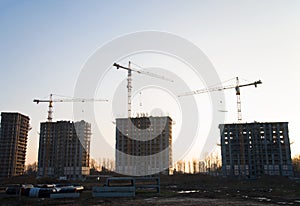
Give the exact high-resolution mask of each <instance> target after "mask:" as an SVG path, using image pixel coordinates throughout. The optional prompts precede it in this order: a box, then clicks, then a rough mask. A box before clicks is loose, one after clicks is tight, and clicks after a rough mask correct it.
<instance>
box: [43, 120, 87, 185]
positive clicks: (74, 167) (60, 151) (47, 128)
mask: <svg viewBox="0 0 300 206" xmlns="http://www.w3.org/2000/svg"><path fill="white" fill-rule="evenodd" d="M90 139H91V124H90V123H87V122H85V121H80V122H75V123H74V122H69V121H58V122H42V123H41V128H40V142H39V154H38V176H40V177H54V178H58V177H63V178H67V179H82V178H84V177H85V176H86V175H89V174H90V173H89V172H90V170H89V160H90Z"/></svg>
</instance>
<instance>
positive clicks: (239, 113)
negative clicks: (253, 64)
mask: <svg viewBox="0 0 300 206" xmlns="http://www.w3.org/2000/svg"><path fill="white" fill-rule="evenodd" d="M258 84H262V82H261V80H258V81H255V82H252V83H248V84H240V81H239V78H238V77H236V84H235V85H229V86H222V87H211V88H206V89H200V90H196V91H192V92H186V93H184V94H181V95H179V97H181V96H188V95H194V94H201V93H206V92H214V91H222V90H225V89H233V88H235V91H236V97H237V116H238V122H239V123H241V122H242V107H241V91H240V88H241V87H247V86H252V85H254V86H255V87H257V85H258ZM238 139H239V146H240V168H239V169H240V175H241V176H244V175H245V174H246V167H245V148H244V137H243V126H242V124H238ZM241 165H242V166H241Z"/></svg>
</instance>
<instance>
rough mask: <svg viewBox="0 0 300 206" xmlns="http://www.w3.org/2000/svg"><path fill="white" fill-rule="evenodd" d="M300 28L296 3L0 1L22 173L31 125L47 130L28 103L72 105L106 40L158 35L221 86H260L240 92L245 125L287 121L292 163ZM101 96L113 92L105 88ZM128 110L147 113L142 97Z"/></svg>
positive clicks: (42, 114)
mask: <svg viewBox="0 0 300 206" xmlns="http://www.w3.org/2000/svg"><path fill="white" fill-rule="evenodd" d="M299 22H300V2H299V1H297V0H294V1H292V0H281V1H279V0H263V1H261V0H251V1H250V0H249V1H246V0H245V1H240V0H235V1H230V0H229V1H222V0H220V1H215V0H212V1H208V0H207V1H204V0H195V1H192V0H191V1H183V0H182V1H176V0H172V1H171V0H170V1H138V0H135V1H134V0H128V1H121V0H120V1H100V0H95V1H93V0H89V1H83V0H82V1H79V0H63V1H58V0H57V1H56V0H52V1H38V0H27V1H20V0H16V1H13V0H11V1H9V0H0V71H1V75H0V87H1V101H0V111H17V112H21V113H23V114H26V115H28V116H30V118H31V126H32V130H31V131H30V133H29V140H28V151H27V163H31V162H34V161H36V160H37V150H38V138H39V135H38V131H39V123H40V122H41V121H45V120H46V117H47V106H48V105H47V104H41V105H35V104H34V103H33V102H32V100H33V99H34V98H48V96H49V94H50V93H55V94H62V95H66V96H72V95H73V93H74V87H75V84H76V81H77V78H78V76H79V74H80V71H81V69H82V67H83V65H84V64H85V62H86V61H87V59H88V58H89V57H90V56H91V55H92V54H93V53H94V51H96V50H97V48H99V47H101V46H102V45H104V44H105V43H107V42H109V41H111V40H112V39H115V38H117V37H120V36H122V35H124V34H128V33H132V32H136V31H147V30H155V31H164V32H169V33H173V34H175V35H178V36H181V37H183V38H185V39H187V40H189V41H190V42H192V43H194V44H195V45H196V46H198V47H199V48H200V49H201V50H202V51H203V52H204V53H205V54H206V55H207V57H208V58H209V59H210V60H211V62H212V64H213V65H214V67H215V69H216V71H217V73H218V74H219V77H220V79H222V80H227V79H230V78H233V77H236V76H239V77H241V78H243V79H247V80H249V81H256V80H258V79H261V80H262V81H263V84H262V85H260V86H259V87H258V88H256V89H254V88H244V89H243V91H242V94H241V98H242V112H243V119H244V121H247V122H252V121H254V120H256V121H262V122H264V121H288V122H289V123H290V124H289V129H290V139H291V141H292V142H294V143H293V144H292V145H291V148H292V155H296V154H300V149H299V148H300V130H299V128H298V126H299V125H300V119H299V114H300V109H299V101H300V94H299V89H298V88H299V76H300V70H299V68H300V58H299V57H300V40H299V37H300V24H299ZM137 59H138V58H137ZM141 59H142V58H140V59H138V60H137V61H138V64H139V65H141V66H145V65H146V64H147V62H143V61H142V60H141ZM157 66H159V65H157ZM115 73H118V74H112V75H111V78H115V79H119V80H120V81H121V80H124V79H125V78H126V72H123V73H122V72H115ZM107 78H109V76H108V77H107ZM202 86H203V85H202V84H201V83H199V87H202ZM107 91H108V92H110V91H111V92H112V93H113V92H114V91H113V89H112V88H110V87H108V88H107ZM147 95H148V96H147ZM157 95H160V94H157ZM225 95H226V110H227V111H228V112H226V122H236V119H237V118H236V97H235V93H234V90H231V91H230V90H228V91H226V92H225ZM202 100H203V107H206V105H207V104H208V103H209V99H208V98H207V97H206V96H205V95H204V97H203V99H202ZM135 101H136V102H135V104H136V105H139V104H137V102H143V101H144V102H145V103H144V105H146V104H147V103H148V104H151V98H149V93H147V91H144V92H143V93H142V94H141V95H140V96H138V95H136V97H135ZM166 101H168V100H166ZM170 101H171V100H170ZM199 101H201V99H200V100H199ZM146 102H147V103H146ZM102 104H104V103H97V104H95V105H101V107H102V106H103V105H102ZM124 104H126V102H124ZM166 104H167V103H166ZM99 107H100V106H99ZM103 107H105V106H103ZM174 107H176V106H174ZM208 108H209V106H208ZM135 109H136V110H139V109H140V110H141V111H143V110H142V109H141V108H138V106H136V107H135ZM144 109H145V110H146V109H147V108H146V106H145V108H144ZM201 109H204V110H205V108H200V110H201ZM54 110H55V113H54V120H63V119H66V120H71V119H72V117H73V116H72V104H70V103H57V104H55V105H54ZM175 110H176V109H175ZM200 110H199V112H201V111H200ZM176 111H177V110H176ZM99 112H101V109H100V110H99ZM145 112H147V111H145ZM166 112H170V113H172V112H174V111H166ZM175 113H176V112H175ZM173 115H174V116H175V119H176V120H177V122H178V124H177V125H176V126H177V128H175V130H176V129H177V130H179V129H178V127H179V126H180V117H178V115H177V114H173ZM176 115H177V116H176ZM201 115H202V116H203V113H201ZM208 115H209V114H208ZM99 116H101V115H99ZM83 117H84V114H83ZM108 119H109V118H108ZM105 124H107V128H112V129H110V132H107V134H106V135H105V136H106V138H107V139H108V141H110V142H111V143H110V144H111V145H113V141H114V138H115V137H114V131H113V127H114V126H113V123H111V121H110V120H107V121H106V123H105ZM176 126H175V127H176ZM95 139H97V138H96V137H94V140H92V157H94V158H96V159H97V158H100V157H113V155H114V152H113V151H112V150H110V151H106V150H105V149H103V153H101V151H100V153H99V154H98V153H96V150H98V149H97V148H98V145H99V144H102V143H101V142H100V143H99V142H97V141H96V140H95ZM103 145H105V144H104V143H103ZM195 145H196V147H195V148H193V152H192V154H191V157H198V156H199V151H198V149H197V145H198V146H199V145H201V142H198V143H197V144H195ZM98 152H99V151H98ZM174 152H176V151H174Z"/></svg>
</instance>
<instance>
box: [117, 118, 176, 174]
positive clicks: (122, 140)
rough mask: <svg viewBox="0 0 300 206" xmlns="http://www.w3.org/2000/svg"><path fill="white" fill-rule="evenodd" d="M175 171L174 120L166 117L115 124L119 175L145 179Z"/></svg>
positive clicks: (126, 120)
mask: <svg viewBox="0 0 300 206" xmlns="http://www.w3.org/2000/svg"><path fill="white" fill-rule="evenodd" d="M171 168H172V119H171V118H170V117H168V116H164V117H136V118H119V119H117V120H116V172H118V173H120V174H126V175H134V176H144V175H150V174H158V173H163V174H169V173H170V172H171Z"/></svg>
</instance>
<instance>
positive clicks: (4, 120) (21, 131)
mask: <svg viewBox="0 0 300 206" xmlns="http://www.w3.org/2000/svg"><path fill="white" fill-rule="evenodd" d="M28 131H29V117H27V116H25V115H22V114H20V113H9V112H2V113H1V129H0V178H6V177H12V176H17V175H22V174H23V173H24V169H25V160H26V147H27V138H28Z"/></svg>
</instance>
